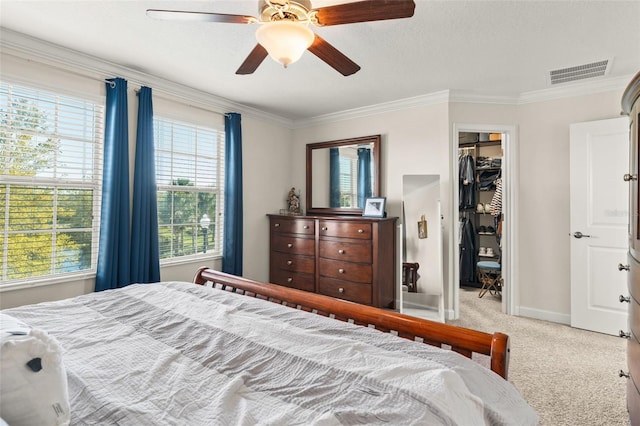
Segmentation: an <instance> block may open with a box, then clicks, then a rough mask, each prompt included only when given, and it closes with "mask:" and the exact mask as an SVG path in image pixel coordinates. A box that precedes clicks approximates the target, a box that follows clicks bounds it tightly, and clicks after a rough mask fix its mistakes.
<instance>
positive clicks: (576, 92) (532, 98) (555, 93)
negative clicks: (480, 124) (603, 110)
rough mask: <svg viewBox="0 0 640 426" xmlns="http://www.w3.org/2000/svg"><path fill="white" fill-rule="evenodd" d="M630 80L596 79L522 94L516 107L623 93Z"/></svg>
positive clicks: (623, 77) (629, 77) (621, 78)
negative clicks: (600, 94) (601, 94)
mask: <svg viewBox="0 0 640 426" xmlns="http://www.w3.org/2000/svg"><path fill="white" fill-rule="evenodd" d="M632 78H633V74H629V75H628V76H622V77H598V78H594V79H591V80H589V81H587V80H583V81H578V82H573V83H564V84H561V85H559V86H558V87H550V88H548V89H542V90H534V91H531V92H523V93H521V94H520V96H519V97H518V105H524V104H531V103H535V102H546V101H553V100H557V99H565V98H573V97H576V96H587V95H593V94H595V93H602V92H613V91H618V90H619V91H623V90H624V88H625V87H627V84H629V81H631V79H632Z"/></svg>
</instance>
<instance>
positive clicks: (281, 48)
mask: <svg viewBox="0 0 640 426" xmlns="http://www.w3.org/2000/svg"><path fill="white" fill-rule="evenodd" d="M314 38H315V34H314V33H313V31H311V30H310V29H309V27H308V26H307V24H306V23H300V22H293V21H286V20H283V21H274V22H266V23H264V24H261V25H260V28H258V30H257V31H256V39H257V40H258V43H260V44H261V45H262V47H264V48H265V49H266V50H267V52H268V53H269V56H271V58H272V59H273V60H274V61H276V62H279V63H281V64H282V65H284V67H285V68H286V67H287V66H288V65H289V64H292V63H294V62H295V61H297V60H298V59H300V57H301V56H302V54H303V53H304V51H305V50H307V48H308V47H309V46H311V43H313V40H314Z"/></svg>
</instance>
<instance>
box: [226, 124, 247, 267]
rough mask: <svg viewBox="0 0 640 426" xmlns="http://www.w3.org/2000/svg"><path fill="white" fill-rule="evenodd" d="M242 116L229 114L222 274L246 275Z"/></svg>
mask: <svg viewBox="0 0 640 426" xmlns="http://www.w3.org/2000/svg"><path fill="white" fill-rule="evenodd" d="M240 119H241V116H240V114H238V113H230V114H225V116H224V128H225V142H224V164H225V170H226V174H225V179H224V231H223V235H224V243H223V248H222V272H226V273H229V274H233V275H242V126H241V124H240Z"/></svg>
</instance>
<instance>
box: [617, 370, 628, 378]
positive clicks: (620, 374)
mask: <svg viewBox="0 0 640 426" xmlns="http://www.w3.org/2000/svg"><path fill="white" fill-rule="evenodd" d="M618 376H620V377H624V378H627V379H628V378H629V373H625V372H624V371H622V370H620V371H619V372H618Z"/></svg>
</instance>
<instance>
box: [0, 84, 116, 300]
mask: <svg viewBox="0 0 640 426" xmlns="http://www.w3.org/2000/svg"><path fill="white" fill-rule="evenodd" d="M0 84H1V85H2V87H3V89H4V90H6V93H7V94H8V96H9V99H10V100H11V96H12V93H17V94H16V96H15V98H17V99H20V98H21V96H20V92H22V93H26V94H28V95H33V98H30V99H47V100H49V99H55V102H52V104H54V105H55V109H54V110H55V111H56V112H59V111H60V105H63V104H64V102H65V100H73V101H74V102H78V103H85V104H88V106H89V107H88V108H85V111H90V112H91V114H92V124H93V128H92V129H91V130H90V132H89V133H91V135H92V137H91V138H83V139H81V138H74V137H71V133H64V132H63V131H60V128H59V124H60V123H61V121H60V120H59V118H60V116H59V115H57V114H54V115H56V118H55V120H54V123H55V127H56V128H55V129H54V130H53V131H49V132H46V133H43V134H42V135H41V136H45V137H47V138H51V139H56V140H58V141H60V140H62V141H72V140H73V141H74V142H76V143H77V142H78V141H82V142H81V143H82V145H81V146H85V145H84V144H86V143H90V144H91V147H92V150H93V155H92V156H91V157H90V159H91V160H92V161H91V167H92V169H93V173H92V178H91V180H90V181H86V180H84V179H73V178H64V177H61V176H58V177H46V176H39V177H38V176H22V175H9V174H5V173H7V170H5V169H4V166H5V163H4V162H2V163H1V164H0V171H1V172H2V174H1V175H0V176H2V184H3V185H6V186H5V196H4V198H3V199H1V200H0V203H2V205H3V206H2V207H3V209H4V218H3V221H2V222H3V223H2V228H1V229H0V244H1V245H2V251H1V252H0V256H3V259H2V267H1V269H0V291H4V290H10V289H16V288H24V287H32V286H41V285H50V284H56V283H61V282H69V281H71V280H77V279H84V278H91V277H95V274H96V267H97V261H98V245H99V236H100V227H99V226H100V214H101V212H100V209H101V198H102V178H103V176H102V168H103V164H102V163H103V155H104V151H103V141H104V121H105V96H97V95H90V94H81V93H79V92H78V91H73V90H65V89H64V88H62V87H56V88H53V87H52V86H46V85H39V84H35V83H32V82H24V81H17V80H13V79H11V78H5V77H3V78H2V79H0ZM41 96H42V98H41ZM22 98H23V99H24V97H22ZM74 111H78V110H77V109H74ZM63 123H64V122H63ZM13 130H15V129H9V132H13ZM31 133H32V136H33V137H37V132H30V131H25V132H24V134H31ZM41 136H40V137H41ZM90 140H92V142H89V141H90ZM54 155H55V160H54V165H53V169H54V170H56V169H58V165H59V164H60V157H59V156H58V154H54ZM74 170H77V171H80V170H82V169H81V168H80V167H77V168H75V169H74ZM12 186H14V187H19V188H20V187H21V188H28V187H39V188H44V189H52V193H53V194H55V195H54V196H53V200H52V202H51V208H52V212H53V217H52V223H51V226H50V227H49V228H46V229H33V231H34V232H35V233H47V234H51V236H52V237H51V238H52V244H53V245H55V244H56V243H55V241H56V239H57V237H58V236H59V234H62V233H65V232H66V231H71V232H91V243H90V247H91V259H90V262H89V268H85V269H80V270H74V271H68V272H56V264H57V263H58V261H59V260H60V257H61V256H57V255H58V254H59V252H57V251H56V248H53V246H52V253H51V257H50V264H51V268H50V272H51V273H48V274H42V275H31V276H27V277H21V278H11V279H6V277H7V276H6V275H5V274H6V269H5V267H6V265H7V255H8V250H9V235H11V234H17V233H24V232H25V230H9V227H10V226H11V225H10V223H9V214H10V204H9V203H10V200H9V194H10V190H7V189H8V188H11V187H12ZM87 189H89V190H91V191H92V199H91V224H90V225H89V226H82V227H69V228H67V227H64V226H63V227H60V226H59V225H60V224H59V223H58V221H57V217H58V216H57V214H58V212H59V211H60V210H59V209H60V208H61V206H60V205H59V198H58V195H59V194H60V193H61V191H64V190H87ZM30 231H31V230H27V232H30Z"/></svg>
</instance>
